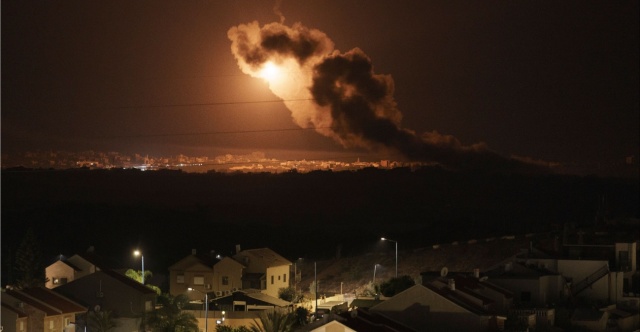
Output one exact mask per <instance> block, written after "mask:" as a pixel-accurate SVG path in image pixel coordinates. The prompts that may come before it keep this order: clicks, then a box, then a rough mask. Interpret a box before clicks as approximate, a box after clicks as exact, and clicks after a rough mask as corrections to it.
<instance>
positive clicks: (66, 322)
mask: <svg viewBox="0 0 640 332" xmlns="http://www.w3.org/2000/svg"><path fill="white" fill-rule="evenodd" d="M69 325H71V319H70V318H69V317H65V318H64V326H69Z"/></svg>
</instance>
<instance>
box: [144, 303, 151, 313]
mask: <svg viewBox="0 0 640 332" xmlns="http://www.w3.org/2000/svg"><path fill="white" fill-rule="evenodd" d="M151 310H153V303H152V302H151V301H145V302H144V311H147V312H148V311H151Z"/></svg>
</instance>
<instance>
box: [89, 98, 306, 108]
mask: <svg viewBox="0 0 640 332" xmlns="http://www.w3.org/2000/svg"><path fill="white" fill-rule="evenodd" d="M309 100H313V99H312V98H304V99H278V100H255V101H226V102H210V103H184V104H156V105H139V106H115V107H99V108H98V109H106V110H117V109H136V108H163V107H195V106H222V105H240V104H266V103H280V102H290V101H291V102H295V101H309Z"/></svg>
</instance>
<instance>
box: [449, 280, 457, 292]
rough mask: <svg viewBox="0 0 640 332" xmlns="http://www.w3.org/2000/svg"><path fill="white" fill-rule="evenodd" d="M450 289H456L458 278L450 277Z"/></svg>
mask: <svg viewBox="0 0 640 332" xmlns="http://www.w3.org/2000/svg"><path fill="white" fill-rule="evenodd" d="M449 289H451V290H452V291H455V290H456V280H455V279H453V278H451V279H449Z"/></svg>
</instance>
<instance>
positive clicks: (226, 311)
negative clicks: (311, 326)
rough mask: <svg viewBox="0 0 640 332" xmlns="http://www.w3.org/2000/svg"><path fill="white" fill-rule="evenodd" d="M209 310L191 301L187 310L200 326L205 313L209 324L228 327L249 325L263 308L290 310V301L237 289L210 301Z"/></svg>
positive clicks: (202, 324) (256, 291) (258, 292)
mask: <svg viewBox="0 0 640 332" xmlns="http://www.w3.org/2000/svg"><path fill="white" fill-rule="evenodd" d="M210 302H211V304H210V305H209V311H208V312H206V308H205V306H204V305H202V304H194V303H191V304H190V305H189V307H188V308H187V310H189V311H190V312H191V313H192V314H193V315H194V316H195V317H196V318H197V319H198V322H199V324H200V325H201V326H204V325H205V324H204V320H205V315H206V318H208V322H209V323H208V324H209V325H210V326H213V325H217V324H221V323H224V325H227V326H230V327H240V326H243V325H246V326H248V325H251V323H252V322H253V320H254V319H258V313H259V312H260V311H263V310H279V309H282V310H287V311H288V310H290V307H291V303H290V302H287V301H284V300H282V299H279V298H275V297H271V296H269V295H266V294H263V293H261V292H260V291H258V290H238V291H235V292H232V293H230V294H228V295H224V296H222V297H217V298H215V299H213V300H211V301H210Z"/></svg>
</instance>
